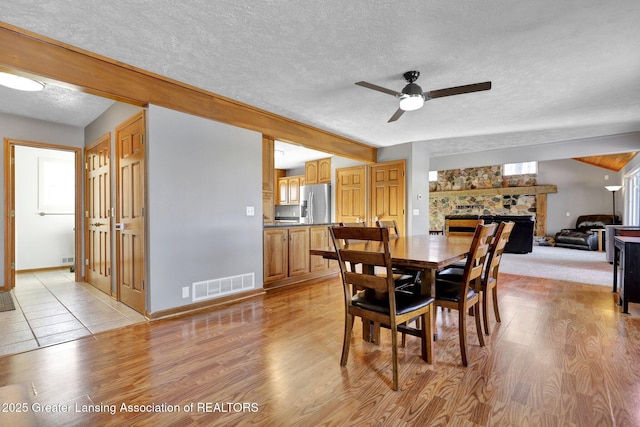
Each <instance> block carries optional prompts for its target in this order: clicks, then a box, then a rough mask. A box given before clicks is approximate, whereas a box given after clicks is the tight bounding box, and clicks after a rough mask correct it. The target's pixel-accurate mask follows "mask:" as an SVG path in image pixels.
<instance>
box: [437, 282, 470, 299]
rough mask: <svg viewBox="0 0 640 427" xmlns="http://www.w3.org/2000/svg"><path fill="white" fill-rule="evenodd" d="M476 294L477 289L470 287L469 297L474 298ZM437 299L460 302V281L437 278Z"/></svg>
mask: <svg viewBox="0 0 640 427" xmlns="http://www.w3.org/2000/svg"><path fill="white" fill-rule="evenodd" d="M475 294H476V291H475V290H474V289H473V288H471V287H470V288H469V291H468V292H467V299H469V298H472V297H473V296H474V295H475ZM436 299H440V300H445V301H453V302H459V301H460V282H450V281H447V280H440V279H436Z"/></svg>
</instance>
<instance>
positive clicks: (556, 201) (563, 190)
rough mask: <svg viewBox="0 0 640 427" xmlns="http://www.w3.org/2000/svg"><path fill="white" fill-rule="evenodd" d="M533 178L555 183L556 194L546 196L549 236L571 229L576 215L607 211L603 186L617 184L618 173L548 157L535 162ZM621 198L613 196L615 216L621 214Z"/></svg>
mask: <svg viewBox="0 0 640 427" xmlns="http://www.w3.org/2000/svg"><path fill="white" fill-rule="evenodd" d="M605 176H608V177H609V179H605ZM537 181H538V184H539V185H543V184H556V185H557V186H558V193H556V194H549V195H548V196H547V235H548V236H553V235H555V233H557V232H559V231H560V230H561V229H563V228H573V227H574V226H575V224H576V219H577V218H578V216H580V215H588V214H611V213H612V210H613V206H612V202H613V198H612V196H611V193H610V192H609V191H607V190H606V189H605V188H604V187H605V185H618V184H619V183H620V181H621V176H620V173H618V172H612V171H610V170H607V169H604V168H601V167H597V166H592V165H589V164H586V163H583V162H579V161H577V160H572V159H568V160H551V161H547V162H539V163H538V177H537ZM617 196H618V194H617ZM621 199H622V197H617V199H616V205H617V206H616V215H618V216H621V215H622V200H621ZM567 212H568V213H569V216H567Z"/></svg>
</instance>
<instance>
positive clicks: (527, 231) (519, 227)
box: [444, 215, 535, 254]
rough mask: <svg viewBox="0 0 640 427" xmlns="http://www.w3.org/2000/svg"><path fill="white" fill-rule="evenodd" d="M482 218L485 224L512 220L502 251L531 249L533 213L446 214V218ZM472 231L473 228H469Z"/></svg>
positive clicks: (533, 227) (516, 252) (514, 252)
mask: <svg viewBox="0 0 640 427" xmlns="http://www.w3.org/2000/svg"><path fill="white" fill-rule="evenodd" d="M450 218H451V219H454V218H455V219H482V220H483V221H484V223H485V224H492V223H501V222H506V221H513V222H514V223H515V225H514V226H513V231H512V232H511V236H510V237H509V241H508V242H507V245H506V246H505V249H504V251H505V252H507V253H512V254H526V253H529V252H531V251H533V234H534V229H535V219H534V217H533V215H447V216H445V217H444V220H445V222H446V221H447V220H448V219H450ZM471 231H473V230H471Z"/></svg>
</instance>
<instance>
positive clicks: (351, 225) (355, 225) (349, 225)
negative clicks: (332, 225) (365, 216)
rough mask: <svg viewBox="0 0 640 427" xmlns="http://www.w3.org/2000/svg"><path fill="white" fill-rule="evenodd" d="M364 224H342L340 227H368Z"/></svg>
mask: <svg viewBox="0 0 640 427" xmlns="http://www.w3.org/2000/svg"><path fill="white" fill-rule="evenodd" d="M366 226H367V224H365V223H364V222H341V223H340V227H366Z"/></svg>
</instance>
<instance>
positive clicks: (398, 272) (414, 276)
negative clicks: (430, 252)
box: [376, 220, 420, 286]
mask: <svg viewBox="0 0 640 427" xmlns="http://www.w3.org/2000/svg"><path fill="white" fill-rule="evenodd" d="M376 227H381V228H387V229H388V230H389V237H391V236H400V233H399V232H398V224H397V223H396V221H395V220H389V221H380V220H378V221H376ZM393 272H394V278H395V282H396V286H405V285H409V284H413V283H417V282H418V281H419V280H420V271H419V270H410V269H406V268H398V267H394V268H393Z"/></svg>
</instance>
